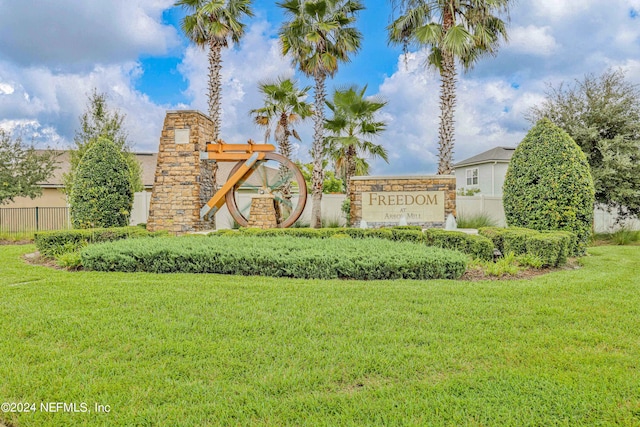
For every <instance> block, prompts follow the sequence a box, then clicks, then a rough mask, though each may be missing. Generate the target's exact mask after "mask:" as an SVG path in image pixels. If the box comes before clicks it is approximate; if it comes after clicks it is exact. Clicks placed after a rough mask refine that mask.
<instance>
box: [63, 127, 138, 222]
mask: <svg viewBox="0 0 640 427" xmlns="http://www.w3.org/2000/svg"><path fill="white" fill-rule="evenodd" d="M69 205H70V211H71V222H72V224H73V227H74V228H94V227H123V226H126V225H129V217H130V216H131V207H132V205H133V190H132V188H131V183H130V173H129V166H128V164H127V162H126V160H125V159H124V157H123V156H122V154H121V153H120V150H119V149H118V147H117V146H116V145H115V144H114V143H113V142H111V141H110V140H108V139H105V138H100V139H98V141H96V142H95V143H94V144H92V145H91V147H89V149H88V150H87V151H86V153H85V154H84V156H82V160H80V164H79V165H78V168H77V170H76V174H75V176H74V179H73V182H72V185H71V191H70V193H69Z"/></svg>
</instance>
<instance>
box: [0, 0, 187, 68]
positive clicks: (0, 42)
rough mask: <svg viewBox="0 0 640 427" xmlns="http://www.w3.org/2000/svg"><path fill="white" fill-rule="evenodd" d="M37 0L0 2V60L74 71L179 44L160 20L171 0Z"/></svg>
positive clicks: (174, 32) (175, 32) (172, 33)
mask: <svg viewBox="0 0 640 427" xmlns="http://www.w3.org/2000/svg"><path fill="white" fill-rule="evenodd" d="M37 3H38V4H37V5H35V4H34V2H32V1H12V0H0V10H1V11H2V13H0V59H1V58H4V59H8V60H10V61H12V62H14V63H16V64H20V65H22V66H34V65H44V66H52V67H55V68H57V69H58V70H69V69H75V70H77V69H78V68H83V67H89V68H93V66H94V64H96V63H101V64H110V63H116V62H121V61H131V60H136V59H137V58H138V55H139V54H140V53H147V54H152V55H153V54H156V55H159V54H163V53H166V52H167V50H168V49H169V48H171V47H172V46H175V45H177V43H178V36H177V31H176V29H175V28H174V27H172V26H169V25H163V24H162V23H161V21H162V20H161V17H162V12H163V10H165V9H166V8H168V7H170V6H171V5H172V4H173V1H172V0H136V1H130V0H109V1H86V0H56V1H44V2H37ZM34 7H35V8H36V9H37V11H34Z"/></svg>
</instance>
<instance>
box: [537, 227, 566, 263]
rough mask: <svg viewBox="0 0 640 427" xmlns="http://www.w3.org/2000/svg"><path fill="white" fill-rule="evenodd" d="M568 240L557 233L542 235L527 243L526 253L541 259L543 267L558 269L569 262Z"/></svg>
mask: <svg viewBox="0 0 640 427" xmlns="http://www.w3.org/2000/svg"><path fill="white" fill-rule="evenodd" d="M568 250H569V248H568V240H567V239H566V238H565V237H564V236H562V235H560V234H556V233H544V234H543V233H540V234H538V235H535V236H531V237H529V238H528V239H527V242H526V253H527V255H531V256H534V257H537V258H539V259H540V260H541V261H542V266H543V267H557V266H559V265H563V264H565V263H566V262H567V253H568Z"/></svg>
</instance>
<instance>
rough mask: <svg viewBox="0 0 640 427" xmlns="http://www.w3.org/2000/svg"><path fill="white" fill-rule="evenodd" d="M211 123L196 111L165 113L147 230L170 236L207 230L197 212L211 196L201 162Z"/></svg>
mask: <svg viewBox="0 0 640 427" xmlns="http://www.w3.org/2000/svg"><path fill="white" fill-rule="evenodd" d="M212 138H213V121H212V120H211V119H210V118H209V117H208V116H206V115H204V114H203V113H201V112H199V111H188V110H187V111H167V115H166V117H165V119H164V127H163V129H162V135H161V137H160V147H159V149H158V164H157V166H156V176H155V181H154V183H153V190H152V192H151V204H150V208H149V219H148V221H147V229H148V230H150V231H157V230H167V231H169V233H171V234H176V235H178V234H184V233H187V232H190V231H201V230H209V229H212V228H213V221H211V220H201V219H200V208H201V207H202V206H203V205H204V204H205V203H206V202H207V201H208V200H209V199H210V198H211V196H212V193H213V187H212V176H211V172H210V170H211V168H210V167H208V165H206V164H204V162H201V160H200V151H206V144H207V142H212V141H211V140H212Z"/></svg>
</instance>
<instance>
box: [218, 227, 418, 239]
mask: <svg viewBox="0 0 640 427" xmlns="http://www.w3.org/2000/svg"><path fill="white" fill-rule="evenodd" d="M335 234H346V235H348V236H349V237H352V238H354V239H365V238H378V239H385V240H395V241H402V242H415V243H421V242H424V241H425V238H424V235H423V234H422V229H421V228H420V227H413V226H409V227H406V228H405V227H393V228H367V229H361V228H344V227H343V228H269V229H266V230H262V229H259V228H241V229H240V230H239V232H235V231H232V230H220V231H216V232H215V233H211V234H209V235H210V236H220V235H225V236H226V235H236V236H243V235H244V236H246V235H251V236H258V237H273V236H292V237H304V238H308V239H326V238H329V237H332V236H333V235H335Z"/></svg>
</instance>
